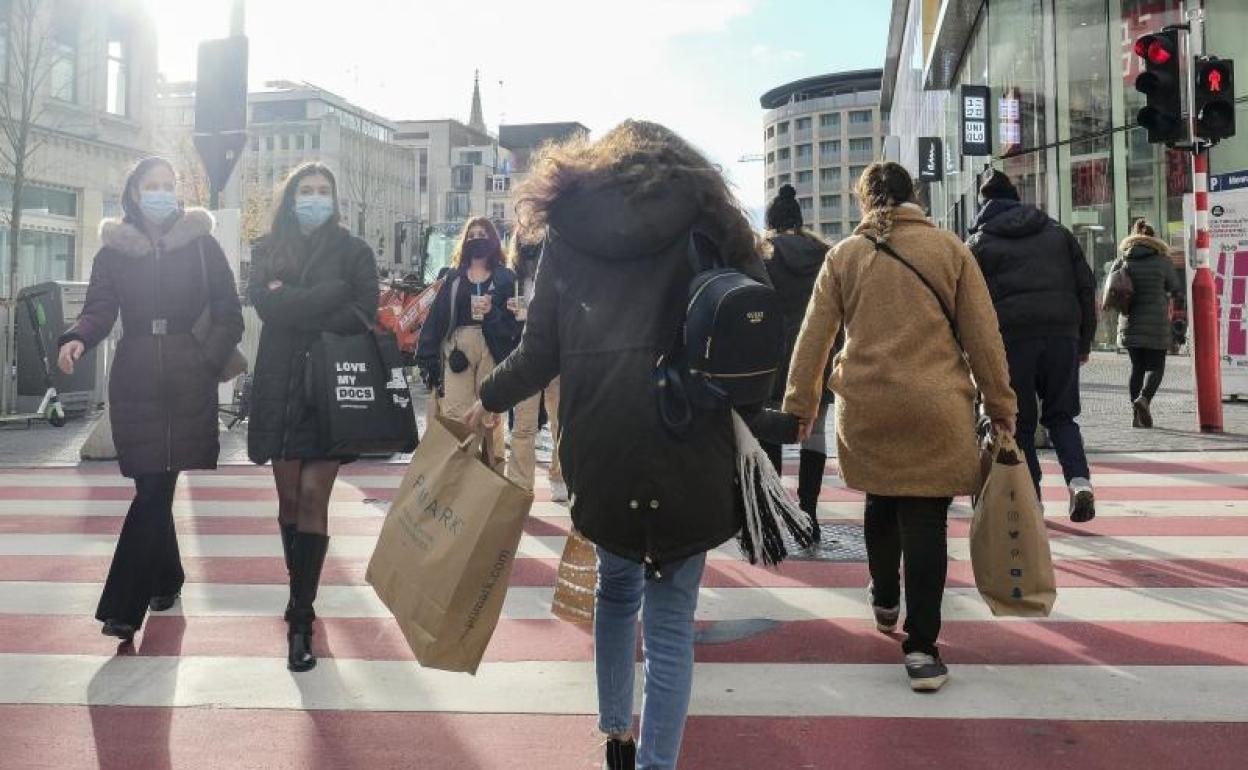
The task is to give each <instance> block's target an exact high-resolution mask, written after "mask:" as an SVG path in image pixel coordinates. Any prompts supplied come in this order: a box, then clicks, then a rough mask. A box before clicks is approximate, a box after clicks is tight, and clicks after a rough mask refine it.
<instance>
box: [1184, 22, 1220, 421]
mask: <svg viewBox="0 0 1248 770" xmlns="http://www.w3.org/2000/svg"><path fill="white" fill-rule="evenodd" d="M1204 22H1205V14H1204V11H1203V10H1195V11H1192V12H1191V13H1190V14H1188V23H1189V24H1190V29H1189V30H1188V35H1187V48H1188V56H1187V57H1186V60H1187V61H1189V62H1194V61H1195V56H1197V55H1201V54H1203V53H1204V48H1205V45H1204ZM1187 82H1188V91H1187V107H1188V120H1189V125H1190V128H1191V134H1190V135H1191V137H1192V147H1191V151H1192V202H1193V207H1192V208H1193V209H1194V214H1195V219H1196V222H1195V225H1196V227H1195V230H1196V254H1195V257H1196V258H1195V261H1194V263H1193V267H1194V269H1195V273H1194V275H1193V276H1192V308H1191V310H1192V358H1193V366H1194V367H1195V373H1196V412H1197V415H1198V417H1199V419H1200V430H1201V432H1202V433H1221V432H1222V429H1223V422H1222V361H1221V350H1220V346H1219V344H1218V298H1217V292H1216V289H1215V283H1214V280H1213V265H1212V262H1211V260H1210V259H1209V243H1210V238H1209V147H1208V145H1206V144H1205V143H1204V142H1202V141H1201V140H1200V139H1198V138H1197V137H1196V119H1197V115H1196V93H1195V92H1196V88H1195V83H1194V81H1193V80H1192V78H1190V77H1189V78H1187Z"/></svg>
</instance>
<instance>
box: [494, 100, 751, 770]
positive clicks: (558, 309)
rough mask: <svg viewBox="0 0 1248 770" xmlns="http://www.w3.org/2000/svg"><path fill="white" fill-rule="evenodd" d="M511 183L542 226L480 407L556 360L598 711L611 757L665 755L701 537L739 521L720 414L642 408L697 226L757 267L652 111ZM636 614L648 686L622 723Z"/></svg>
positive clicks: (730, 451) (677, 708)
mask: <svg viewBox="0 0 1248 770" xmlns="http://www.w3.org/2000/svg"><path fill="white" fill-rule="evenodd" d="M532 169H533V171H532V172H531V173H530V175H529V177H528V179H526V180H525V182H524V183H523V185H522V186H521V187H520V189H519V190H518V191H517V201H518V203H517V212H518V214H519V217H520V223H521V233H520V235H521V237H522V238H523V239H525V240H526V241H529V242H536V241H538V240H541V239H543V238H544V239H545V254H544V255H543V257H542V265H541V270H540V271H539V272H538V275H537V287H536V292H535V294H534V296H533V301H532V304H531V305H530V306H529V309H528V321H527V323H526V324H525V328H524V335H523V337H522V338H521V342H520V347H519V348H518V349H517V350H516V352H515V353H514V354H512V356H511V357H510V358H509V359H507V360H506V361H505V362H503V364H502V365H501V366H500V367H499V368H498V369H497V370H495V372H494V374H492V375H491V376H490V377H489V378H488V379H487V380H486V381H485V383H484V384H483V385H482V387H481V402H480V403H479V404H478V405H476V406H474V408H473V410H472V412H471V413H470V415H469V417H470V422H476V423H488V422H491V421H493V420H495V419H497V418H496V417H491V416H490V415H498V414H502V413H505V412H506V411H507V410H508V409H510V408H512V407H514V406H515V405H516V404H519V403H520V402H522V401H524V400H525V399H526V398H529V397H531V396H533V395H534V394H536V393H538V392H539V391H540V390H541V389H542V388H543V387H545V386H546V385H547V383H549V382H550V381H551V380H552V379H554V377H555V376H556V375H558V376H559V377H560V381H561V391H562V392H561V398H560V404H559V412H560V415H559V416H560V424H561V425H562V426H563V428H562V431H561V436H560V442H559V453H560V456H561V459H562V460H563V468H564V476H565V478H566V480H567V484H568V489H569V492H570V497H571V501H572V520H573V523H574V524H575V526H576V528H577V529H578V530H579V531H580V532H582V533H583V534H584V535H585V537H586V538H588V539H589V540H590V541H591V542H593V543H594V544H595V545H596V546H597V551H598V589H597V601H596V606H595V616H594V650H595V665H596V667H597V674H598V704H599V728H600V729H601V730H602V732H603V733H605V734H606V736H607V744H606V755H607V767H609V768H611V769H612V770H620V769H621V768H627V769H628V770H632V768H634V767H638V768H647V769H648V770H657V769H661V768H662V769H668V770H670V768H674V767H675V766H676V761H677V757H678V755H679V753H680V743H681V736H682V734H683V731H684V725H685V716H686V713H687V711H688V707H689V697H690V689H691V686H692V678H693V631H694V627H693V618H694V611H695V609H696V608H697V602H698V587H699V584H700V583H701V579H702V570H703V567H704V565H705V563H706V552H707V551H708V550H710V549H712V548H714V547H716V546H718V545H719V544H721V543H723V542H724V541H726V540H728V539H729V538H731V537H732V536H733V535H734V534H736V533H737V532H738V530H740V528H741V515H740V513H739V501H738V494H737V490H736V488H735V485H734V475H735V463H736V459H735V456H736V454H735V453H736V448H735V441H734V434H733V422H732V417H731V414H730V413H729V412H727V411H708V412H704V413H699V414H698V415H697V416H696V417H695V419H694V422H693V424H692V425H690V426H689V429H688V433H687V435H685V437H683V438H680V437H677V436H676V435H674V434H673V433H672V432H669V429H668V428H667V426H666V425H665V423H664V421H663V420H662V419H661V418H660V415H659V410H658V409H657V408H656V403H657V398H658V386H657V383H656V379H655V367H656V362H657V361H658V360H659V358H660V356H662V355H663V354H664V353H666V352H667V351H669V350H670V348H671V346H672V344H673V339H674V338H675V336H676V333H677V330H678V329H679V328H680V326H681V323H682V322H683V319H684V313H685V306H686V303H687V302H688V292H689V285H690V280H691V279H692V277H693V275H694V272H693V266H692V264H691V263H690V260H689V253H690V252H689V250H690V247H691V244H692V243H693V240H694V237H695V236H694V233H695V232H698V233H701V234H703V235H704V236H705V237H706V238H707V239H709V240H710V241H713V242H714V244H715V246H716V247H717V249H718V251H719V253H720V254H721V256H722V258H723V259H724V261H725V262H726V263H727V264H728V265H730V266H735V267H737V268H739V269H741V270H743V271H748V272H749V274H750V275H751V276H752V277H755V278H756V279H757V280H761V281H764V282H765V281H766V272H765V270H764V268H763V266H762V263H761V260H760V259H759V257H758V254H757V250H756V244H755V238H754V234H753V232H752V231H751V229H750V225H749V222H748V221H747V220H746V218H745V216H744V214H743V213H742V211H741V208H740V206H739V205H738V203H737V202H736V200H735V199H734V198H733V195H732V193H731V192H730V191H729V189H728V185H727V183H726V182H725V181H724V179H723V177H722V176H721V175H720V174H719V172H718V170H717V169H716V168H715V166H713V165H712V164H711V163H710V162H709V161H708V160H707V159H706V158H705V157H703V156H702V155H701V153H699V152H698V151H697V150H695V149H694V148H693V147H692V146H690V145H689V144H688V143H687V142H686V141H684V140H683V139H681V138H680V137H679V136H677V135H676V134H675V133H673V132H672V131H670V130H669V129H667V128H664V127H663V126H660V125H657V124H654V123H647V122H640V121H627V122H625V123H623V124H621V125H620V126H618V127H616V128H615V129H613V130H612V131H611V132H609V133H607V134H606V135H605V136H603V137H602V138H600V139H598V140H597V141H594V142H590V141H589V140H587V139H584V138H576V139H572V140H570V141H568V142H567V143H565V144H562V145H557V146H554V147H550V148H547V149H546V150H544V151H543V152H542V153H541V155H540V156H539V157H538V158H537V159H536V160H535V161H534V163H533V165H532ZM639 614H640V617H641V620H642V627H643V633H644V637H645V643H644V647H643V649H644V655H645V671H646V677H645V683H644V688H645V695H644V698H643V705H642V715H641V729H640V735H639V740H638V739H636V738H635V737H634V736H635V735H637V734H636V733H634V731H633V724H632V721H633V720H632V715H633V676H634V660H635V658H634V656H635V652H636V640H637V622H638V618H639Z"/></svg>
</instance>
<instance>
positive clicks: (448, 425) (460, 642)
mask: <svg viewBox="0 0 1248 770" xmlns="http://www.w3.org/2000/svg"><path fill="white" fill-rule="evenodd" d="M481 445H482V441H481V439H480V438H479V437H478V436H476V435H474V434H473V433H472V432H471V431H470V430H469V429H468V428H467V427H466V426H464V425H462V424H460V423H458V422H455V421H453V420H448V419H446V418H443V417H438V418H435V419H434V420H431V421H430V422H429V425H428V430H427V431H426V434H425V436H424V437H423V440H422V441H421V442H420V446H419V447H417V449H416V453H415V454H414V455H413V456H412V461H411V464H410V465H409V466H408V470H407V474H406V475H405V476H404V478H403V482H402V484H401V485H400V487H399V492H398V495H397V496H396V497H395V500H394V503H393V504H392V505H391V506H390V512H389V513H388V514H387V515H386V521H385V523H384V524H383V525H382V528H381V535H380V536H379V537H378V539H377V547H376V549H375V550H374V551H373V557H372V559H371V560H370V561H369V563H368V572H367V573H366V578H367V580H368V582H369V584H370V585H372V586H373V588H374V589H375V590H376V591H377V595H378V596H379V597H380V598H381V600H382V602H384V603H385V605H386V607H388V608H389V609H390V612H391V613H392V614H393V615H394V619H395V620H396V621H397V622H398V624H399V628H400V629H401V630H402V631H403V636H404V637H405V638H406V639H407V643H408V645H409V646H410V647H411V648H412V652H413V653H415V655H416V660H418V661H420V663H421V665H423V666H428V667H429V668H437V669H443V670H446V671H466V672H468V673H470V674H475V673H476V671H477V666H478V665H479V664H480V662H481V658H482V656H483V655H484V654H485V648H486V646H487V645H489V643H490V637H491V636H492V635H493V633H494V627H495V625H497V623H498V616H499V614H500V613H501V612H502V609H503V599H504V598H505V596H506V594H507V582H508V579H509V578H510V576H511V568H512V564H513V563H514V562H515V558H516V548H517V546H518V545H519V543H520V534H521V530H522V529H523V527H524V520H525V518H526V517H527V516H528V515H529V509H530V508H531V507H532V505H533V494H532V493H531V492H529V491H527V490H525V489H523V488H522V487H519V486H517V485H516V484H514V483H512V482H510V481H508V480H507V479H506V478H504V477H503V476H502V475H501V474H500V473H498V472H497V471H496V470H494V468H492V467H491V466H489V465H487V464H486V463H485V462H484V461H483V460H482V457H483V456H484V457H488V456H489V455H490V452H489V450H488V446H487V447H486V451H484V452H483V451H482V446H481Z"/></svg>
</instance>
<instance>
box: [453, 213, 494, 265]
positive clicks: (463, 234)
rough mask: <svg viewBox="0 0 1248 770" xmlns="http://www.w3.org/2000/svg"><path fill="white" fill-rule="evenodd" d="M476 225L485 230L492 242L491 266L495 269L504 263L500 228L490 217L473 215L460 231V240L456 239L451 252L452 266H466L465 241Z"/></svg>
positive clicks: (488, 239) (486, 235) (486, 236)
mask: <svg viewBox="0 0 1248 770" xmlns="http://www.w3.org/2000/svg"><path fill="white" fill-rule="evenodd" d="M474 227H480V228H482V229H483V230H485V239H486V240H487V241H489V242H490V255H489V268H490V270H494V269H496V268H497V267H498V266H499V265H501V264H503V242H502V239H501V238H499V236H498V228H497V227H495V226H494V223H493V222H492V221H491V220H490V219H489V217H473V218H472V219H469V220H468V221H467V222H465V223H464V226H463V227H462V228H461V229H460V231H459V240H457V241H455V250H454V251H452V252H451V267H453V268H455V269H456V270H458V269H460V268H461V267H463V266H464V241H466V240H468V231H469V230H471V229H472V228H474Z"/></svg>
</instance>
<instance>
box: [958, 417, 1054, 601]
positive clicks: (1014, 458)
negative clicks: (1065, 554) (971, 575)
mask: <svg viewBox="0 0 1248 770" xmlns="http://www.w3.org/2000/svg"><path fill="white" fill-rule="evenodd" d="M985 451H986V452H987V454H988V456H989V458H990V459H991V466H990V467H989V469H988V475H987V478H986V480H985V481H984V486H983V489H982V490H981V492H980V494H979V496H978V497H977V498H976V499H975V514H974V518H973V519H971V566H972V568H973V569H974V571H975V586H976V587H977V588H978V589H979V593H980V595H981V596H983V597H984V601H986V602H987V603H988V608H989V609H991V610H992V614H993V615H998V616H1001V615H1005V616H1012V617H1025V618H1036V617H1048V614H1049V613H1050V612H1051V611H1052V610H1053V603H1054V602H1055V601H1056V600H1057V584H1056V581H1055V579H1054V576H1053V557H1052V554H1050V553H1049V536H1048V533H1047V532H1046V531H1045V528H1044V506H1043V505H1041V503H1040V500H1039V499H1037V497H1036V488H1035V486H1034V485H1033V484H1032V481H1031V472H1030V471H1028V470H1027V463H1026V461H1025V459H1024V458H1023V453H1022V451H1021V450H1019V448H1018V444H1017V443H1016V442H1015V440H1014V437H1013V436H1009V435H1005V434H1001V433H996V434H994V435H993V436H992V437H991V439H990V440H989V442H988V445H987V448H986V450H985Z"/></svg>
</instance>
